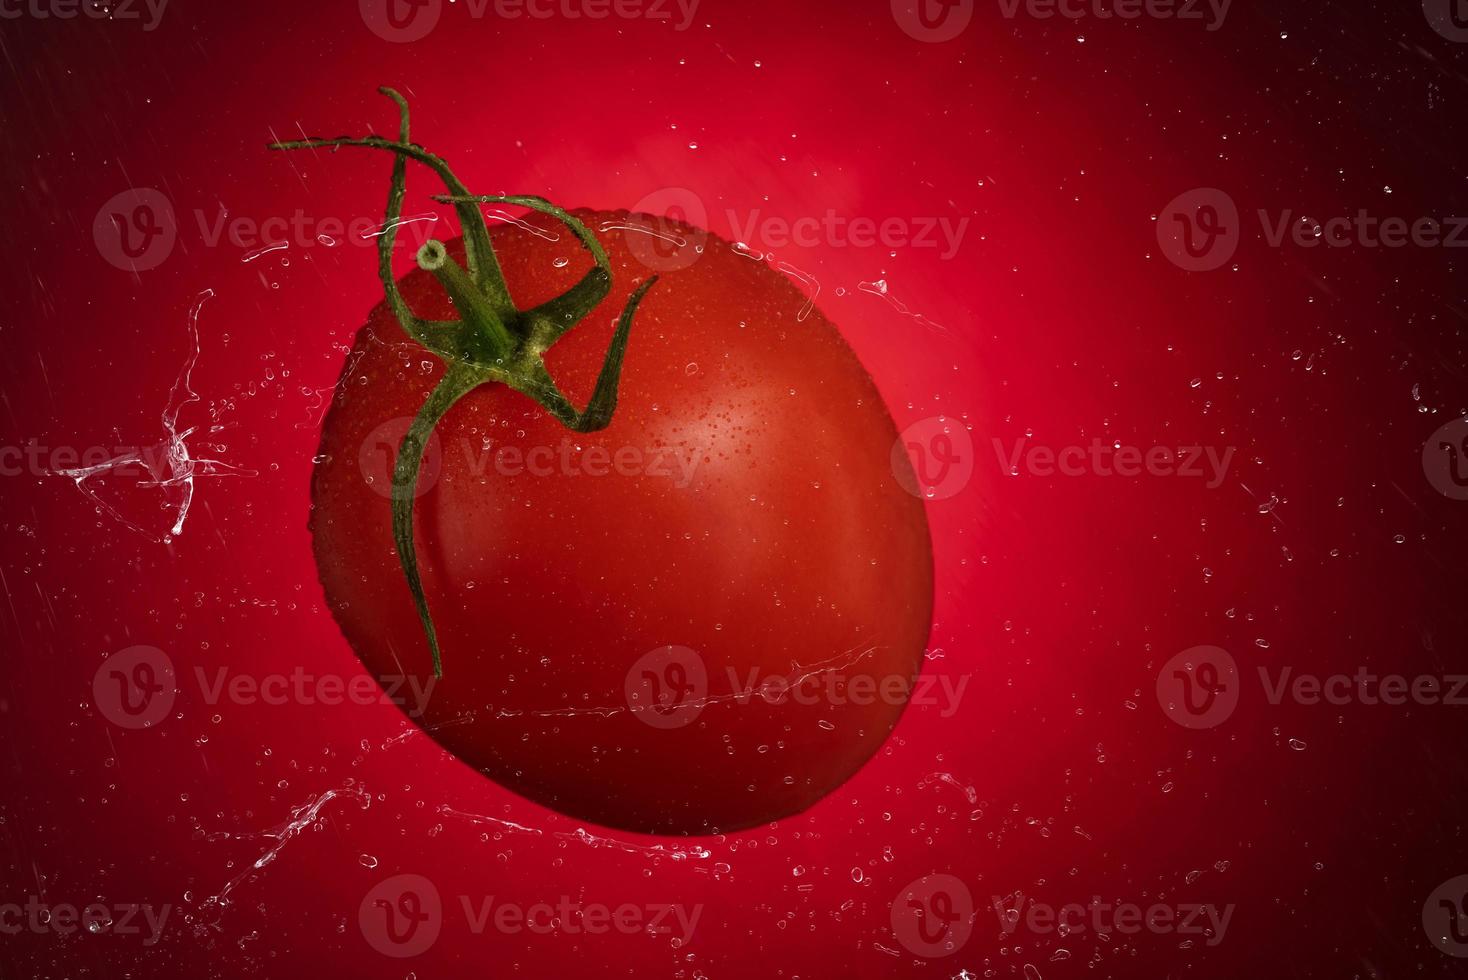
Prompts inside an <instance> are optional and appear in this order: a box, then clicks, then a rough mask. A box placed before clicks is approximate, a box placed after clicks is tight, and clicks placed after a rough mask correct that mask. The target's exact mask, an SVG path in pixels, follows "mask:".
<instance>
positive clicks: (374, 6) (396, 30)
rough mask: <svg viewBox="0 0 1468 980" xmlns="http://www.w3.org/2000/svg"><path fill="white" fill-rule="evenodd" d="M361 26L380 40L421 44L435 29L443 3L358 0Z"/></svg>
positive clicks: (434, 0)
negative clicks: (418, 42)
mask: <svg viewBox="0 0 1468 980" xmlns="http://www.w3.org/2000/svg"><path fill="white" fill-rule="evenodd" d="M358 8H359V9H360V10H361V12H362V23H364V24H366V25H367V29H368V30H370V31H371V32H372V33H373V34H376V35H377V36H378V37H380V38H382V39H383V40H384V41H391V42H393V43H394V44H407V43H409V42H411V41H421V40H423V39H424V38H425V37H427V36H428V34H429V32H430V31H432V30H433V29H434V28H435V27H437V26H438V18H439V17H440V16H441V15H442V14H443V0H359V2H358Z"/></svg>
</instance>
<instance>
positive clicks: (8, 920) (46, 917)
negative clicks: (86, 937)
mask: <svg viewBox="0 0 1468 980" xmlns="http://www.w3.org/2000/svg"><path fill="white" fill-rule="evenodd" d="M171 911H173V906H172V905H168V904H164V905H161V906H158V907H156V908H155V907H154V906H153V905H150V904H148V903H143V904H141V905H139V904H137V903H134V902H117V903H114V904H112V905H103V904H102V903H100V902H94V903H92V904H91V905H87V906H85V907H78V906H75V905H71V904H69V903H65V902H63V903H61V904H51V903H47V902H43V901H41V898H40V896H38V895H32V896H30V897H29V898H28V899H27V900H26V903H25V904H24V905H21V904H19V903H17V902H6V903H4V904H0V933H3V934H5V935H8V936H14V935H17V934H19V933H21V932H32V933H35V934H37V935H45V934H46V933H55V934H56V935H58V936H70V935H71V934H73V933H75V932H76V931H77V930H82V931H84V932H87V933H90V934H91V935H94V936H98V935H110V936H137V935H141V934H142V933H143V931H144V929H145V928H146V930H147V935H146V936H144V937H143V945H144V946H152V945H154V944H155V943H157V942H158V939H159V937H160V936H161V935H162V934H163V924H164V923H165V922H167V921H168V915H169V913H170V912H171Z"/></svg>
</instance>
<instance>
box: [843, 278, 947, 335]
mask: <svg viewBox="0 0 1468 980" xmlns="http://www.w3.org/2000/svg"><path fill="white" fill-rule="evenodd" d="M856 288H857V289H859V290H861V291H862V292H864V293H870V294H871V295H873V296H876V297H877V298H878V299H882V300H885V301H886V302H887V305H888V306H890V307H892V308H893V309H894V310H896V311H897V312H898V313H901V314H902V315H903V316H909V317H912V318H913V319H914V320H916V321H917V322H918V323H921V324H922V325H923V326H925V327H927V328H928V329H929V330H936V331H938V332H939V333H942V334H947V333H948V328H947V327H945V326H943V325H942V324H941V323H934V322H933V321H932V320H929V319H928V318H927V317H925V316H923V315H922V314H921V313H919V312H917V311H916V310H914V309H912V308H910V307H909V306H908V305H907V304H906V303H904V302H902V301H901V300H900V299H898V298H897V297H896V296H893V295H892V294H891V293H890V292H888V291H887V280H885V279H878V280H876V281H874V282H860V283H857V285H856Z"/></svg>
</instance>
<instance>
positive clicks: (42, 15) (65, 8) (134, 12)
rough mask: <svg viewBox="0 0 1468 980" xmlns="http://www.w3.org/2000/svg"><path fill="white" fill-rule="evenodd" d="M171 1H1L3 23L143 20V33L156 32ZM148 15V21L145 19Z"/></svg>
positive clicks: (0, 13) (0, 18)
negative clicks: (29, 19)
mask: <svg viewBox="0 0 1468 980" xmlns="http://www.w3.org/2000/svg"><path fill="white" fill-rule="evenodd" d="M167 6H168V0H111V2H110V3H99V2H97V0H0V20H21V19H22V18H26V17H29V18H32V19H34V20H50V19H51V18H53V17H54V18H55V19H56V20H71V19H73V18H75V17H90V18H92V19H93V20H119V21H133V20H142V21H143V31H144V33H147V32H149V31H152V30H155V29H156V28H157V27H158V24H159V23H160V22H161V21H162V20H163V10H164V8H166V7H167ZM145 12H146V17H147V19H146V20H144V19H143V18H144V16H145Z"/></svg>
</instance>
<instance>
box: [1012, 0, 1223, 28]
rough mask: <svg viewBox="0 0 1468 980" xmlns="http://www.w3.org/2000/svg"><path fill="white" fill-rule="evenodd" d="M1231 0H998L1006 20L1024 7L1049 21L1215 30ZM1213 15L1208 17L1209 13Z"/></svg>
mask: <svg viewBox="0 0 1468 980" xmlns="http://www.w3.org/2000/svg"><path fill="white" fill-rule="evenodd" d="M1232 4H1233V0H999V9H1000V12H1001V13H1002V14H1003V15H1004V17H1005V19H1007V20H1013V19H1014V18H1015V17H1018V16H1019V14H1020V11H1021V8H1023V11H1024V14H1025V16H1027V17H1033V18H1034V19H1036V20H1049V19H1050V18H1052V17H1064V18H1065V19H1066V20H1082V19H1084V18H1088V17H1089V18H1093V19H1095V20H1113V19H1115V20H1138V19H1140V18H1142V17H1146V18H1149V19H1151V20H1188V21H1191V20H1207V21H1208V23H1207V25H1206V26H1205V27H1204V28H1203V29H1204V30H1206V31H1208V32H1210V33H1211V32H1213V31H1216V30H1218V29H1219V28H1221V27H1222V26H1223V22H1224V20H1225V19H1226V18H1227V17H1228V8H1229V7H1230V6H1231V5H1232ZM1210 14H1211V15H1212V16H1211V17H1210V16H1209V15H1210Z"/></svg>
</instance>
